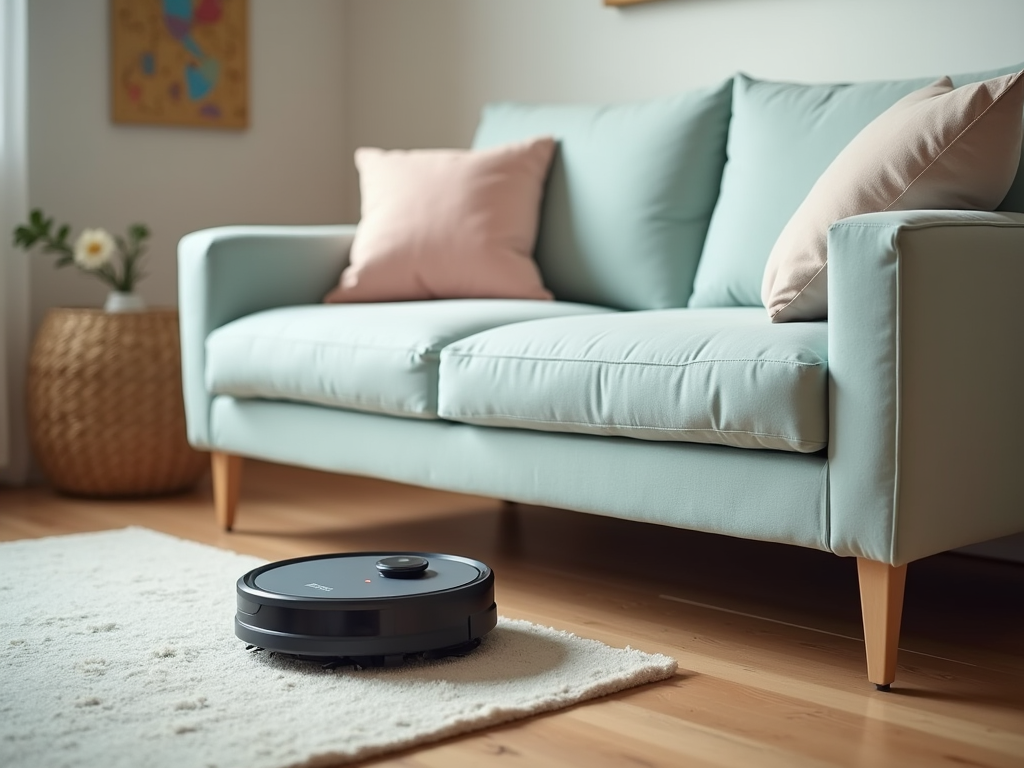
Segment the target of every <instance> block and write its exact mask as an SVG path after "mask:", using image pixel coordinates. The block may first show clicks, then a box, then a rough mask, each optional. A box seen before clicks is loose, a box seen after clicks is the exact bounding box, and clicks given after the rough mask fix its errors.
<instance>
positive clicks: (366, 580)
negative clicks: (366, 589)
mask: <svg viewBox="0 0 1024 768" xmlns="http://www.w3.org/2000/svg"><path fill="white" fill-rule="evenodd" d="M363 581H365V582H366V583H367V584H373V582H372V581H370V579H363Z"/></svg>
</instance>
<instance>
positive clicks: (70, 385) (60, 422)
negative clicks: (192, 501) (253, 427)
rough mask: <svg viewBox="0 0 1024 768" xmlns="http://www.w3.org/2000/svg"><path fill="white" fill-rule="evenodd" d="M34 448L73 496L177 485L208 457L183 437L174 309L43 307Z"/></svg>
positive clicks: (137, 492)
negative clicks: (108, 309)
mask: <svg viewBox="0 0 1024 768" xmlns="http://www.w3.org/2000/svg"><path fill="white" fill-rule="evenodd" d="M28 423H29V438H30V440H31V443H32V449H33V451H34V453H35V456H36V459H38V461H39V463H40V465H41V466H42V469H43V471H44V472H45V474H46V476H47V478H48V479H49V480H50V482H51V484H52V485H53V487H54V488H55V489H57V490H58V491H61V492H63V493H68V494H72V495H77V496H97V497H115V496H149V495H156V494H164V493H173V492H177V491H184V490H187V489H189V488H191V487H192V486H194V485H195V484H196V482H197V481H198V480H199V478H200V477H201V476H202V475H203V473H204V471H205V470H206V468H207V467H208V465H209V459H208V456H207V455H206V454H204V453H199V452H198V451H195V450H193V449H192V448H191V447H190V446H189V444H188V441H187V440H186V438H185V407H184V403H183V400H182V394H181V348H180V342H179V335H178V312H177V310H174V309H152V310H147V311H142V312H123V313H109V312H104V311H103V310H100V309H77V308H58V309H52V310H50V311H49V312H48V313H47V315H46V317H45V318H44V320H43V324H42V326H41V327H40V329H39V332H38V333H37V334H36V338H35V342H34V343H33V345H32V354H31V357H30V359H29V374H28Z"/></svg>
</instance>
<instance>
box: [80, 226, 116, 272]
mask: <svg viewBox="0 0 1024 768" xmlns="http://www.w3.org/2000/svg"><path fill="white" fill-rule="evenodd" d="M113 252H114V238H112V237H111V236H110V234H109V233H108V232H107V230H105V229H84V230H82V234H80V235H79V236H78V239H77V240H76V241H75V263H76V264H78V266H80V267H81V268H82V269H88V270H94V269H99V268H100V267H102V266H103V265H104V264H106V263H107V262H108V261H110V255H111V254H112V253H113Z"/></svg>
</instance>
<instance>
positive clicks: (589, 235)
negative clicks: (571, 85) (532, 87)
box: [473, 82, 731, 309]
mask: <svg viewBox="0 0 1024 768" xmlns="http://www.w3.org/2000/svg"><path fill="white" fill-rule="evenodd" d="M730 102H731V83H730V82H726V83H723V84H722V85H719V86H717V87H712V88H705V89H700V90H696V91H691V92H689V93H685V94H682V95H679V96H676V97H673V98H666V99H660V100H654V101H648V102H642V103H634V104H621V105H614V106H586V105H529V104H512V103H503V104H492V105H489V106H487V107H485V108H484V111H483V115H482V119H481V122H480V125H479V127H478V129H477V132H476V137H475V138H474V141H473V147H474V148H478V149H479V148H486V147H494V146H498V145H501V144H505V143H508V142H513V141H521V140H523V139H526V138H529V137H532V136H538V135H545V136H553V137H555V139H556V140H557V141H558V147H557V150H556V152H555V158H554V161H553V162H552V166H551V170H550V173H549V176H548V182H547V187H546V189H545V195H544V203H543V207H542V209H541V220H540V231H539V232H538V239H537V247H536V252H535V258H536V261H537V264H538V266H539V267H540V270H541V274H542V276H543V279H544V284H545V286H546V287H547V288H548V289H549V290H551V291H552V292H553V293H554V295H555V298H557V299H561V300H564V301H576V302H583V303H588V304H598V305H603V306H608V307H616V308H619V309H662V308H670V307H683V306H686V302H687V300H688V298H689V296H690V292H691V290H692V287H693V276H694V273H695V271H696V269H697V261H698V260H699V258H700V252H701V248H702V246H703V243H704V237H705V235H706V233H707V228H708V223H709V222H710V219H711V212H712V210H713V209H714V206H715V200H716V198H717V196H718V187H719V184H720V183H721V175H722V168H723V166H724V165H725V142H726V135H727V133H728V126H729V111H730Z"/></svg>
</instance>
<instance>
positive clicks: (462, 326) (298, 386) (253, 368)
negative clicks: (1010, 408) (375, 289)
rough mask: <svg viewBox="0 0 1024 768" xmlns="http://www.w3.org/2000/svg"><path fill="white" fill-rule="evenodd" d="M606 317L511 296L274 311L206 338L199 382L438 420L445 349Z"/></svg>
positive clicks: (238, 392) (233, 391) (245, 393)
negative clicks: (536, 325)
mask: <svg viewBox="0 0 1024 768" xmlns="http://www.w3.org/2000/svg"><path fill="white" fill-rule="evenodd" d="M608 311H609V310H607V309H604V308H600V307H591V306H587V305H583V304H569V303H564V302H551V301H526V300H511V299H510V300H506V299H486V300H483V299H479V300H477V299H453V300H446V301H409V302H395V303H381V304H333V305H315V306H298V307H280V308H277V309H271V310H267V311H264V312H258V313H256V314H252V315H248V316H246V317H242V318H240V319H238V320H235V321H233V322H231V323H228V324H226V325H224V326H221V327H220V328H218V329H217V330H215V331H213V332H212V333H211V334H210V335H209V337H208V338H207V341H206V386H207V388H208V389H209V391H210V392H211V393H213V394H221V395H233V396H234V397H243V398H269V399H274V400H295V401H299V402H305V403H316V404H319V405H329V406H335V407H341V408H350V409H354V410H359V411H370V412H374V413H386V414H391V415H395V416H408V417H413V418H426V419H430V418H436V417H437V366H438V353H439V351H440V350H441V348H442V347H444V346H445V345H446V344H449V343H451V342H452V341H455V340H457V339H461V338H463V337H465V336H470V335H472V334H476V333H479V332H481V331H484V330H487V329H489V328H494V327H495V326H500V325H504V324H506V323H517V322H520V321H523V320H533V319H536V318H541V317H560V316H565V315H572V314H583V313H591V312H602V313H603V312H608Z"/></svg>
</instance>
